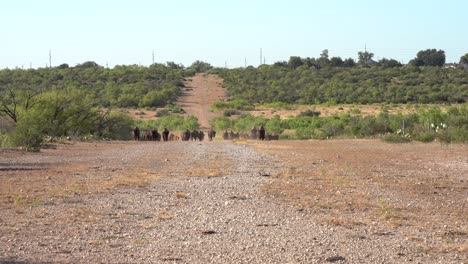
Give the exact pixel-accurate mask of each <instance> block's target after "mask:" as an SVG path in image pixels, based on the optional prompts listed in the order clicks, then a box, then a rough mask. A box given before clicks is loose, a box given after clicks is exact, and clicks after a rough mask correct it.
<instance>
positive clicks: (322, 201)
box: [251, 140, 468, 247]
mask: <svg viewBox="0 0 468 264" xmlns="http://www.w3.org/2000/svg"><path fill="white" fill-rule="evenodd" d="M251 144H252V145H254V146H255V147H256V148H258V149H259V151H262V152H268V153H270V154H273V155H277V156H278V157H279V158H280V159H281V160H282V163H284V165H283V166H285V169H283V170H282V171H280V173H278V175H275V177H272V180H271V181H270V182H269V183H268V184H266V185H265V186H264V187H263V189H262V190H263V191H264V192H265V193H267V194H269V195H272V196H276V197H279V198H281V199H283V200H285V201H287V202H288V203H292V204H294V205H296V206H298V207H300V208H309V209H311V210H312V211H313V212H314V215H316V216H317V217H318V218H319V219H322V221H324V222H325V223H327V224H331V225H336V226H344V227H348V228H351V227H353V226H356V225H360V224H368V223H372V222H378V223H382V224H385V225H387V226H388V227H389V228H392V229H398V228H400V227H412V226H414V227H418V228H424V229H426V230H438V229H439V228H440V226H441V225H446V226H448V227H453V226H454V225H459V226H462V227H463V228H466V226H467V224H468V223H467V218H466V207H465V205H466V190H467V187H468V181H467V180H468V179H467V178H466V177H467V175H468V167H467V166H466V164H464V165H463V162H462V163H460V161H463V160H466V158H465V157H466V156H467V155H468V148H467V147H466V146H465V145H452V146H450V147H448V148H445V147H442V146H440V145H438V144H436V143H433V144H419V143H411V144H403V145H401V144H400V145H394V144H386V143H382V142H380V141H372V140H335V141H292V142H291V141H288V142H284V141H279V142H265V143H257V142H255V143H251ZM462 175H464V176H462ZM460 177H461V178H460ZM455 223H457V224H455ZM465 237H466V236H465ZM456 247H463V245H460V244H459V243H457V244H456Z"/></svg>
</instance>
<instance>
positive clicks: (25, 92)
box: [0, 85, 39, 123]
mask: <svg viewBox="0 0 468 264" xmlns="http://www.w3.org/2000/svg"><path fill="white" fill-rule="evenodd" d="M38 95H39V92H38V91H37V90H36V89H33V88H31V87H29V86H28V87H23V88H15V87H12V86H10V85H9V86H5V87H1V88H0V115H6V116H8V117H9V118H10V119H11V120H12V121H13V122H15V123H16V122H18V118H19V113H20V111H21V110H25V111H27V110H28V109H30V108H31V107H33V106H34V105H35V104H36V103H37V98H38Z"/></svg>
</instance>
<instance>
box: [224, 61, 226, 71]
mask: <svg viewBox="0 0 468 264" xmlns="http://www.w3.org/2000/svg"><path fill="white" fill-rule="evenodd" d="M224 68H226V69H227V61H224Z"/></svg>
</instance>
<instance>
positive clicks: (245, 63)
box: [244, 57, 247, 68]
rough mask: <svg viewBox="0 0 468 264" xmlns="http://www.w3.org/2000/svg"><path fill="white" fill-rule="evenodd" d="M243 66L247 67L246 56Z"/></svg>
mask: <svg viewBox="0 0 468 264" xmlns="http://www.w3.org/2000/svg"><path fill="white" fill-rule="evenodd" d="M244 68H247V57H244Z"/></svg>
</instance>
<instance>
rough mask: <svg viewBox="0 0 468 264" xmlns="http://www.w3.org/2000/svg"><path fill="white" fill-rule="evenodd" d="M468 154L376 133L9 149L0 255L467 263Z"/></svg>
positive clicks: (1, 160)
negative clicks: (345, 137) (358, 137)
mask: <svg viewBox="0 0 468 264" xmlns="http://www.w3.org/2000/svg"><path fill="white" fill-rule="evenodd" d="M407 152H409V153H407ZM405 153H406V154H405ZM428 153H430V154H428ZM385 155H387V156H386V157H385ZM467 157H468V148H467V147H466V146H465V145H450V146H442V145H439V144H438V143H434V144H413V143H411V144H403V145H395V144H386V143H382V142H380V141H375V140H364V141H352V140H350V141H340V140H336V141H310V142H302V141H301V142H251V141H249V142H246V141H244V142H243V141H240V142H236V143H231V142H202V143H199V142H169V143H149V142H95V143H70V144H65V145H56V146H55V147H53V148H50V149H45V150H43V151H41V152H40V153H23V152H17V151H8V150H3V151H0V181H1V186H0V208H1V211H0V262H1V263H85V262H88V263H333V262H334V263H467V257H468V242H467V233H466V232H467V222H468V220H467V216H468V214H467V213H466V205H467V203H468V194H467V189H468V182H467V181H468V158H467ZM414 186H416V187H418V188H413V187H414ZM410 187H411V188H410ZM436 187H437V188H436ZM413 209H414V210H413ZM413 211H414V212H413ZM418 215H420V216H421V218H420V219H418ZM444 216H445V217H444Z"/></svg>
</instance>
